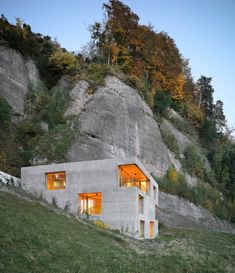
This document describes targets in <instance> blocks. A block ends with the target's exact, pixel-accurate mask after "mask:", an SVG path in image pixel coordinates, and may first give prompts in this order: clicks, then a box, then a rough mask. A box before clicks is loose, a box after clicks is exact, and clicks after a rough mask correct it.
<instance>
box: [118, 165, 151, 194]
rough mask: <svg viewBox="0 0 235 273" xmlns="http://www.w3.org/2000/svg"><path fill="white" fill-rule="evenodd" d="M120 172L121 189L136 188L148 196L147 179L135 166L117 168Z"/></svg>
mask: <svg viewBox="0 0 235 273" xmlns="http://www.w3.org/2000/svg"><path fill="white" fill-rule="evenodd" d="M119 170H120V186H121V187H137V188H139V189H140V190H142V191H144V192H145V193H147V194H149V185H150V182H149V179H148V178H147V176H146V175H145V174H144V173H143V172H142V171H141V170H140V169H139V167H138V166H137V165H135V164H128V165H122V166H119Z"/></svg>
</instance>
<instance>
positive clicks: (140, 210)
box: [139, 195, 144, 214]
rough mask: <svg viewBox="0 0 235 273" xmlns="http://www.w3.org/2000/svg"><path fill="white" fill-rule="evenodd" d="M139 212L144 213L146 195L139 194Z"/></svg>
mask: <svg viewBox="0 0 235 273" xmlns="http://www.w3.org/2000/svg"><path fill="white" fill-rule="evenodd" d="M139 213H142V214H143V213H144V197H143V196H141V195H139Z"/></svg>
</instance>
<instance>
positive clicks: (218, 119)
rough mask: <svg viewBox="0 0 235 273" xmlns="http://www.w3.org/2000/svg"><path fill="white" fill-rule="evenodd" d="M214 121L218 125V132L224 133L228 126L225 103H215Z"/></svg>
mask: <svg viewBox="0 0 235 273" xmlns="http://www.w3.org/2000/svg"><path fill="white" fill-rule="evenodd" d="M214 120H215V123H216V128H217V131H218V132H223V129H224V127H225V126H226V119H225V115H224V111H223V102H222V101H221V100H217V101H216V103H215V106H214Z"/></svg>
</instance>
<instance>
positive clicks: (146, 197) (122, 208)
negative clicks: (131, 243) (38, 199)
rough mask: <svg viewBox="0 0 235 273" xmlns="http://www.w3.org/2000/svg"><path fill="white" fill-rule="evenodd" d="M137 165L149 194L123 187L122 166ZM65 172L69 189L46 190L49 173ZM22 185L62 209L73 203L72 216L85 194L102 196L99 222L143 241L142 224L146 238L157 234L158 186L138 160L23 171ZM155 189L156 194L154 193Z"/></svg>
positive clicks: (106, 160)
mask: <svg viewBox="0 0 235 273" xmlns="http://www.w3.org/2000/svg"><path fill="white" fill-rule="evenodd" d="M129 164H135V165H136V166H137V167H138V168H139V169H140V170H141V171H142V173H144V175H145V176H146V177H147V178H148V180H149V191H148V193H145V192H144V191H142V190H140V189H139V188H138V187H123V186H121V185H120V168H119V166H121V165H129ZM56 172H65V175H66V187H65V189H62V190H61V189H59V190H48V189H47V174H48V173H56ZM21 180H22V183H24V184H25V185H26V187H27V188H28V189H29V190H31V191H36V192H38V193H42V194H43V196H44V198H45V199H46V200H47V201H48V202H51V201H52V198H55V199H56V201H57V204H58V206H59V207H60V208H64V207H65V205H66V203H67V204H68V203H69V204H70V211H71V212H72V213H73V214H78V213H80V197H79V194H82V193H97V192H99V193H101V195H102V198H101V204H102V205H101V206H102V208H101V213H100V214H99V215H92V218H95V219H100V220H101V221H103V222H104V223H105V224H107V225H108V226H109V227H110V228H111V229H118V230H120V231H122V232H124V233H126V234H128V235H131V236H133V237H135V238H140V225H141V224H140V222H141V221H144V222H142V225H144V236H143V237H144V238H150V237H151V236H150V222H151V223H152V224H151V226H152V238H154V237H156V236H157V235H158V221H157V219H156V216H155V210H156V207H157V206H158V185H157V183H156V181H155V180H154V179H153V177H152V176H151V175H150V173H149V172H148V171H147V170H146V169H145V167H144V166H143V165H142V164H141V162H140V161H139V160H138V159H137V158H125V159H123V158H119V159H117V158H116V159H103V160H94V161H81V162H71V163H62V164H51V165H42V166H34V167H24V168H22V169H21ZM154 189H155V192H154ZM139 196H141V197H142V198H143V199H142V200H143V211H142V213H140V208H139V206H140V205H139V198H140V197H139Z"/></svg>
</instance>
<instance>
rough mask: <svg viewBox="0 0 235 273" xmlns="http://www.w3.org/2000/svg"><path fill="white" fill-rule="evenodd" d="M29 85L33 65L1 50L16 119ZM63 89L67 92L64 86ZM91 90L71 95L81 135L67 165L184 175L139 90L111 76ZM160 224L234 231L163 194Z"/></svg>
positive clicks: (1, 76)
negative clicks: (112, 164)
mask: <svg viewBox="0 0 235 273" xmlns="http://www.w3.org/2000/svg"><path fill="white" fill-rule="evenodd" d="M29 82H31V83H33V84H37V83H39V82H40V80H39V75H38V70H37V68H36V66H35V64H34V63H33V61H32V60H30V59H28V60H26V59H25V58H24V57H23V56H22V55H21V54H20V53H19V52H17V51H15V50H11V49H7V48H5V47H2V46H0V96H2V97H4V98H6V99H7V100H8V102H9V104H10V105H11V106H12V108H13V109H14V111H15V113H16V114H18V115H23V113H24V99H25V94H26V93H27V91H28V84H29ZM62 85H63V86H62V87H63V88H66V82H63V84H62ZM68 86H70V85H69V84H68ZM88 88H89V84H88V83H87V82H86V81H78V82H77V83H76V84H75V85H74V87H73V88H72V89H71V90H70V96H71V99H72V101H71V105H70V106H69V108H68V109H67V111H66V113H65V115H71V114H73V115H78V116H79V121H80V135H79V136H78V138H77V139H76V141H75V142H74V143H73V145H72V147H71V148H70V150H69V151H68V154H67V158H68V161H82V160H94V159H103V158H113V157H117V156H118V157H120V156H122V157H125V156H136V157H138V158H139V159H140V160H141V161H142V163H143V164H144V165H145V166H146V168H147V169H148V170H149V171H150V172H151V173H153V174H154V175H156V176H162V175H164V174H165V172H166V170H167V168H168V167H169V166H170V165H171V164H174V165H175V166H176V167H177V168H178V169H180V163H179V162H178V161H177V159H176V158H175V157H174V155H173V154H172V153H171V152H170V151H169V150H168V148H167V147H166V145H165V144H164V142H163V140H162V136H161V131H160V129H159V126H158V123H157V122H156V120H155V118H154V115H153V113H152V111H151V109H150V108H149V107H148V105H147V104H146V103H145V101H144V100H143V99H142V98H141V96H140V95H139V94H138V92H137V91H136V90H134V89H133V88H131V87H129V86H127V85H126V84H124V83H123V82H122V81H121V80H119V79H118V78H116V77H112V76H108V77H107V78H106V80H105V84H104V86H102V87H99V88H98V89H97V90H96V91H95V92H94V93H93V94H89V92H87V91H88ZM161 130H166V131H169V132H170V133H172V134H174V135H175V137H176V139H177V142H178V144H179V147H180V151H181V152H182V151H183V149H184V147H185V145H187V144H189V143H191V140H190V139H189V138H188V137H187V136H185V135H183V133H182V132H180V131H178V130H177V129H176V128H174V126H173V125H172V124H170V123H169V122H168V121H164V123H163V124H162V128H161ZM159 220H160V222H163V223H165V224H168V225H172V226H183V227H184V226H187V227H200V228H210V229H214V230H223V231H231V230H232V227H231V225H230V224H228V223H225V222H222V221H218V220H217V219H215V218H214V217H213V216H212V215H211V214H210V213H209V212H207V211H206V210H204V209H202V208H199V207H196V206H195V205H193V204H191V203H189V202H186V201H184V200H181V199H179V198H178V197H177V196H172V195H169V194H165V193H160V208H159Z"/></svg>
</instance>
